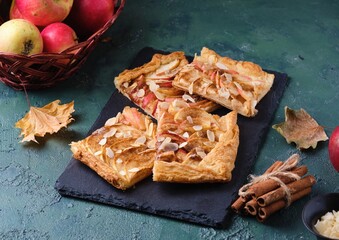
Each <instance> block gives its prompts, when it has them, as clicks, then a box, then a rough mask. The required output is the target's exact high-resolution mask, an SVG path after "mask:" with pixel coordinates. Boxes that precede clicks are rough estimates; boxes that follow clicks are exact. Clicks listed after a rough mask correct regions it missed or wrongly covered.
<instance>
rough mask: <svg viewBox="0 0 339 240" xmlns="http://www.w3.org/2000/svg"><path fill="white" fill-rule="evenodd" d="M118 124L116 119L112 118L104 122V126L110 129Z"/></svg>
mask: <svg viewBox="0 0 339 240" xmlns="http://www.w3.org/2000/svg"><path fill="white" fill-rule="evenodd" d="M117 122H118V119H117V117H112V118H110V119H108V120H107V121H106V122H105V126H107V127H110V126H113V125H114V124H116V123H117Z"/></svg>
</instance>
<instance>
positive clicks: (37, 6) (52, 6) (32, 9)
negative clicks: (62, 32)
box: [15, 0, 73, 26]
mask: <svg viewBox="0 0 339 240" xmlns="http://www.w3.org/2000/svg"><path fill="white" fill-rule="evenodd" d="M15 4H16V7H17V9H18V11H19V12H20V13H21V15H22V17H23V18H24V19H26V20H29V21H31V22H32V23H34V24H35V25H36V26H47V25H48V24H51V23H53V22H62V21H63V20H65V18H66V17H67V16H68V14H69V13H70V11H71V8H72V5H73V0H58V1H55V0H15Z"/></svg>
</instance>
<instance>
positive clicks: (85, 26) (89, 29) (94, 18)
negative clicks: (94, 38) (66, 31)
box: [65, 0, 116, 38]
mask: <svg viewBox="0 0 339 240" xmlns="http://www.w3.org/2000/svg"><path fill="white" fill-rule="evenodd" d="M115 3H116V0H96V1H92V0H78V1H74V3H73V7H72V9H71V12H70V13H69V15H68V17H67V18H66V20H65V22H66V23H68V24H69V25H70V26H71V27H72V28H73V29H75V30H76V32H77V34H78V36H79V37H81V38H87V37H89V36H90V35H92V34H93V33H95V32H96V31H98V30H99V29H100V28H101V27H102V26H104V25H105V23H106V22H108V20H109V19H110V18H111V17H112V15H113V14H114V6H115Z"/></svg>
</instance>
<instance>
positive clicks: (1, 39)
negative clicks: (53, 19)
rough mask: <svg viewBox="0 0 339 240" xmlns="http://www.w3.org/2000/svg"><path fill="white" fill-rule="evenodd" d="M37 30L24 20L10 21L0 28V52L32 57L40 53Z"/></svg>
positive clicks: (39, 37) (41, 43) (41, 46)
mask: <svg viewBox="0 0 339 240" xmlns="http://www.w3.org/2000/svg"><path fill="white" fill-rule="evenodd" d="M42 50H43V41H42V37H41V34H40V31H39V29H38V28H37V27H36V26H35V25H34V24H32V23H31V22H29V21H27V20H25V19H12V20H9V21H6V22H5V23H3V24H2V25H1V26H0V52H6V53H14V54H23V55H32V54H36V53H41V52H42Z"/></svg>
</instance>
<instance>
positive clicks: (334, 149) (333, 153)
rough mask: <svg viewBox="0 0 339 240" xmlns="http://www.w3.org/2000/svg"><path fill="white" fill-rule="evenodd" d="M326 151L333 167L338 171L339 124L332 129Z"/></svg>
mask: <svg viewBox="0 0 339 240" xmlns="http://www.w3.org/2000/svg"><path fill="white" fill-rule="evenodd" d="M328 153H329V156H330V160H331V162H332V165H333V167H334V169H335V170H337V172H339V126H338V127H336V128H335V129H334V131H333V132H332V134H331V136H330V140H329V144H328Z"/></svg>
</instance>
